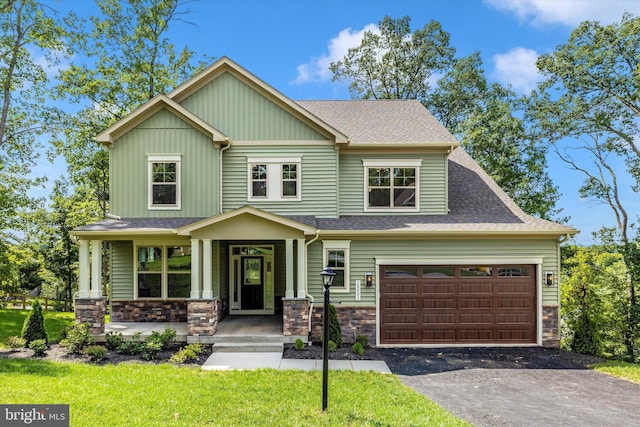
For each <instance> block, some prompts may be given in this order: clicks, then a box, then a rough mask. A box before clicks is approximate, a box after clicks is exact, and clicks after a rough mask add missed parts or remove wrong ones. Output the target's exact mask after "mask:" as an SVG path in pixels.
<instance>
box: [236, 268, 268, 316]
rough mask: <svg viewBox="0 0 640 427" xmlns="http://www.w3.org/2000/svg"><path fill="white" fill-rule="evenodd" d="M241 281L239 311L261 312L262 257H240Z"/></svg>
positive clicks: (262, 286)
mask: <svg viewBox="0 0 640 427" xmlns="http://www.w3.org/2000/svg"><path fill="white" fill-rule="evenodd" d="M241 280H242V281H241V293H242V298H241V305H242V307H241V309H242V310H262V309H263V308H264V280H263V271H262V257H259V256H258V257H252V256H243V257H242V277H241Z"/></svg>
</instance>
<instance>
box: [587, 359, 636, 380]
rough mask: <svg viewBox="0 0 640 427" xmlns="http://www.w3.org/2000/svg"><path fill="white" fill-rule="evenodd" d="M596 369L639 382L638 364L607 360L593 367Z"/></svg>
mask: <svg viewBox="0 0 640 427" xmlns="http://www.w3.org/2000/svg"><path fill="white" fill-rule="evenodd" d="M593 369H595V370H596V371H599V372H604V373H605V374H609V375H612V376H614V377H618V378H622V379H625V380H629V381H633V382H634V383H638V384H640V364H637V363H628V362H618V361H609V362H605V363H600V364H598V365H595V366H594V367H593Z"/></svg>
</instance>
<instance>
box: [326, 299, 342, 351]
mask: <svg viewBox="0 0 640 427" xmlns="http://www.w3.org/2000/svg"><path fill="white" fill-rule="evenodd" d="M329 339H330V340H331V341H333V342H334V343H336V347H341V346H342V328H341V327H340V321H339V320H338V312H337V311H336V306H335V305H333V304H330V305H329Z"/></svg>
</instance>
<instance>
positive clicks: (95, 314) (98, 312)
mask: <svg viewBox="0 0 640 427" xmlns="http://www.w3.org/2000/svg"><path fill="white" fill-rule="evenodd" d="M74 311H75V314H76V322H77V323H88V324H89V326H90V327H91V333H92V334H94V335H98V334H102V333H104V318H105V314H106V313H107V299H106V298H76V300H75V310H74Z"/></svg>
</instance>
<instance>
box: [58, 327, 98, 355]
mask: <svg viewBox="0 0 640 427" xmlns="http://www.w3.org/2000/svg"><path fill="white" fill-rule="evenodd" d="M65 336H66V338H65V339H63V340H62V341H60V345H61V346H62V347H65V348H66V349H67V350H68V351H69V352H70V353H74V354H82V351H83V350H84V349H85V347H87V346H89V345H92V344H93V343H94V342H95V339H94V338H93V335H92V334H91V331H90V330H89V324H88V323H74V324H73V325H70V326H69V327H67V329H66V333H65Z"/></svg>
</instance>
